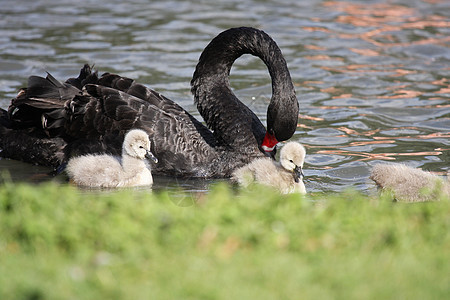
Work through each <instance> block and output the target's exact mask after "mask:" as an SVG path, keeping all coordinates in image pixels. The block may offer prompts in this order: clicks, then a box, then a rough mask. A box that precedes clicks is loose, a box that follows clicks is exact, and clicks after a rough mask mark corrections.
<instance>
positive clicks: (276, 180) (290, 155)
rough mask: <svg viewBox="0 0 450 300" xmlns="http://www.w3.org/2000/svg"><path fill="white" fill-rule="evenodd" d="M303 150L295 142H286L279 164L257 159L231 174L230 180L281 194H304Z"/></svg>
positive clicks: (265, 159) (267, 159)
mask: <svg viewBox="0 0 450 300" xmlns="http://www.w3.org/2000/svg"><path fill="white" fill-rule="evenodd" d="M305 156H306V151H305V148H304V147H303V146H302V145H301V144H300V143H297V142H288V143H286V145H284V147H283V148H281V151H280V162H276V161H274V160H272V159H270V158H268V157H266V158H258V159H255V160H254V161H252V162H251V163H249V164H247V165H246V166H244V167H241V168H239V169H237V170H236V171H234V172H233V175H232V180H233V181H235V182H237V183H239V184H240V185H242V186H244V187H246V186H248V185H250V184H252V183H259V184H263V185H267V186H271V187H274V188H276V189H278V190H279V191H280V192H281V193H283V194H287V193H301V194H305V193H306V189H305V185H304V184H303V181H302V179H303V171H302V168H303V163H304V162H305Z"/></svg>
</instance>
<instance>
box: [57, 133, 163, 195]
mask: <svg viewBox="0 0 450 300" xmlns="http://www.w3.org/2000/svg"><path fill="white" fill-rule="evenodd" d="M147 157H148V158H152V159H154V156H153V154H152V153H151V152H150V141H149V139H148V135H147V133H146V132H145V131H143V130H139V129H133V130H130V131H129V132H128V133H127V134H126V135H125V138H124V142H123V149H122V157H115V156H112V155H107V154H103V155H93V154H88V155H83V156H78V157H74V158H71V159H70V160H69V162H68V163H67V167H66V172H67V174H68V175H69V178H70V179H71V180H72V181H73V182H75V183H76V184H78V185H81V186H89V187H129V186H151V185H152V184H153V177H152V174H151V172H150V170H149V168H148V165H147V164H146V162H145V158H147ZM155 162H156V161H155Z"/></svg>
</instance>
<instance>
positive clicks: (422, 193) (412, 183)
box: [370, 164, 450, 202]
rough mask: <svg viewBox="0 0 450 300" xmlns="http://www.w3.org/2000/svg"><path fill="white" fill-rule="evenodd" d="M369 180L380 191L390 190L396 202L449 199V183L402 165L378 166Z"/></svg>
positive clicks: (374, 168)
mask: <svg viewBox="0 0 450 300" xmlns="http://www.w3.org/2000/svg"><path fill="white" fill-rule="evenodd" d="M370 178H371V179H372V180H373V181H375V183H376V184H377V185H378V186H379V187H380V188H382V189H385V190H391V191H392V192H393V193H394V195H395V198H396V199H397V201H406V202H420V201H430V200H436V199H438V198H439V196H440V195H442V194H443V195H446V196H447V197H450V182H449V181H447V182H445V181H444V180H442V179H441V178H440V177H438V176H436V175H433V174H431V173H429V172H426V171H422V170H420V169H415V168H411V167H408V166H406V165H403V164H378V165H375V166H374V167H373V169H372V172H371V175H370Z"/></svg>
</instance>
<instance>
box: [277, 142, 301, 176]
mask: <svg viewBox="0 0 450 300" xmlns="http://www.w3.org/2000/svg"><path fill="white" fill-rule="evenodd" d="M305 156H306V150H305V147H303V146H302V144H300V143H297V142H289V143H287V144H286V145H284V146H283V148H281V151H280V163H281V166H282V167H283V168H285V169H286V170H288V171H290V172H292V173H293V174H294V179H295V182H298V181H299V179H302V177H303V170H302V168H303V163H304V162H305Z"/></svg>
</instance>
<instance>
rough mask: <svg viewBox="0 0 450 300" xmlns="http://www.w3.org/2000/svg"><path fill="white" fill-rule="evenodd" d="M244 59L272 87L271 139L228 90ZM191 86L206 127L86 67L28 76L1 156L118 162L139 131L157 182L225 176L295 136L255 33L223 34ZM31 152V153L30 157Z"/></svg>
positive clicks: (266, 51)
mask: <svg viewBox="0 0 450 300" xmlns="http://www.w3.org/2000/svg"><path fill="white" fill-rule="evenodd" d="M246 53H248V54H252V55H255V56H258V57H260V58H261V59H262V60H263V61H264V63H265V64H266V65H267V67H268V69H269V73H270V75H271V78H272V99H271V102H270V104H269V107H268V111H267V131H266V129H265V128H264V126H263V125H262V123H261V121H260V120H259V119H258V117H257V116H256V115H255V114H254V113H253V112H252V111H251V110H250V109H249V108H248V107H247V106H245V105H244V104H243V103H242V102H241V101H239V99H238V98H237V97H236V96H235V95H234V94H233V92H232V90H231V88H230V84H229V81H228V76H229V73H230V70H231V66H232V64H233V62H234V61H235V60H236V59H237V58H238V57H240V56H241V55H243V54H246ZM191 85H192V92H193V94H194V101H195V103H196V105H197V108H198V110H199V112H200V114H201V115H202V117H203V119H204V120H205V121H206V124H207V126H208V127H206V126H205V125H203V124H202V123H201V122H199V121H198V120H196V119H195V118H194V117H193V116H192V115H190V114H189V113H188V112H186V111H185V110H184V109H183V108H181V107H180V106H179V105H177V104H176V103H175V102H173V101H172V100H170V99H167V98H166V97H164V96H162V95H161V94H159V93H157V92H155V91H153V90H151V89H149V88H147V87H145V86H143V85H141V84H138V83H136V82H134V81H133V80H131V79H129V78H124V77H121V76H118V75H114V74H103V75H102V76H101V77H98V76H97V74H96V73H92V70H91V68H90V67H89V66H88V65H85V66H84V68H83V69H82V70H81V72H80V76H79V77H78V78H71V79H69V80H67V81H66V82H65V83H60V82H59V81H57V80H56V79H55V78H53V77H52V76H51V75H50V74H48V76H47V78H45V79H44V78H41V77H37V76H31V77H30V78H29V81H28V88H27V89H22V90H21V91H20V92H19V94H18V96H17V97H16V98H15V99H13V100H12V103H11V105H10V107H9V110H8V113H7V117H6V118H2V120H0V121H1V122H0V124H1V125H2V126H0V135H1V141H0V150H1V151H0V153H1V154H0V155H2V156H5V157H10V158H14V159H19V160H23V161H28V162H32V163H38V164H44V165H50V166H53V167H57V166H58V165H59V164H61V163H63V162H64V161H67V160H68V159H69V158H70V157H72V156H74V155H80V154H89V153H101V152H106V153H108V152H109V153H111V154H115V155H119V154H120V150H121V145H122V141H123V136H124V134H125V132H127V131H128V130H130V129H133V128H139V129H143V130H145V131H146V132H147V133H148V135H149V136H150V139H151V140H152V149H151V150H152V152H153V153H154V154H155V156H156V157H157V158H158V160H159V163H158V164H157V165H155V164H153V165H152V170H153V172H154V173H156V174H165V175H174V176H184V177H229V176H231V173H232V172H233V170H235V169H236V168H238V167H241V166H243V165H245V164H247V163H249V162H250V161H252V160H254V159H255V158H259V157H265V156H267V153H266V152H265V151H264V150H270V148H271V147H273V146H274V144H275V143H276V142H277V141H283V140H286V139H289V138H290V137H291V136H292V135H293V133H294V132H295V129H296V126H297V121H298V102H297V98H296V96H295V90H294V86H293V84H292V80H291V78H290V74H289V71H288V69H287V65H286V62H285V60H284V58H283V55H282V54H281V51H280V49H279V48H278V46H277V45H276V43H275V42H274V41H273V40H272V39H271V38H270V37H269V36H268V35H267V34H266V33H264V32H262V31H260V30H257V29H254V28H233V29H230V30H227V31H224V32H223V33H221V34H219V35H218V36H217V37H216V38H214V39H213V40H212V41H211V43H210V44H209V45H208V46H207V47H206V48H205V50H204V51H203V53H202V55H201V57H200V59H199V62H198V64H197V67H196V70H195V73H194V76H193V79H192V82H191ZM3 114H4V115H6V113H5V112H3ZM267 141H272V143H267ZM41 144H43V145H45V146H46V150H44V149H40V148H41V147H40V145H41ZM27 145H35V146H33V147H34V148H33V151H32V152H30V151H29V150H28V149H24V146H27ZM48 149H51V150H48ZM263 149H264V150H263ZM273 155H274V153H272V156H273Z"/></svg>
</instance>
